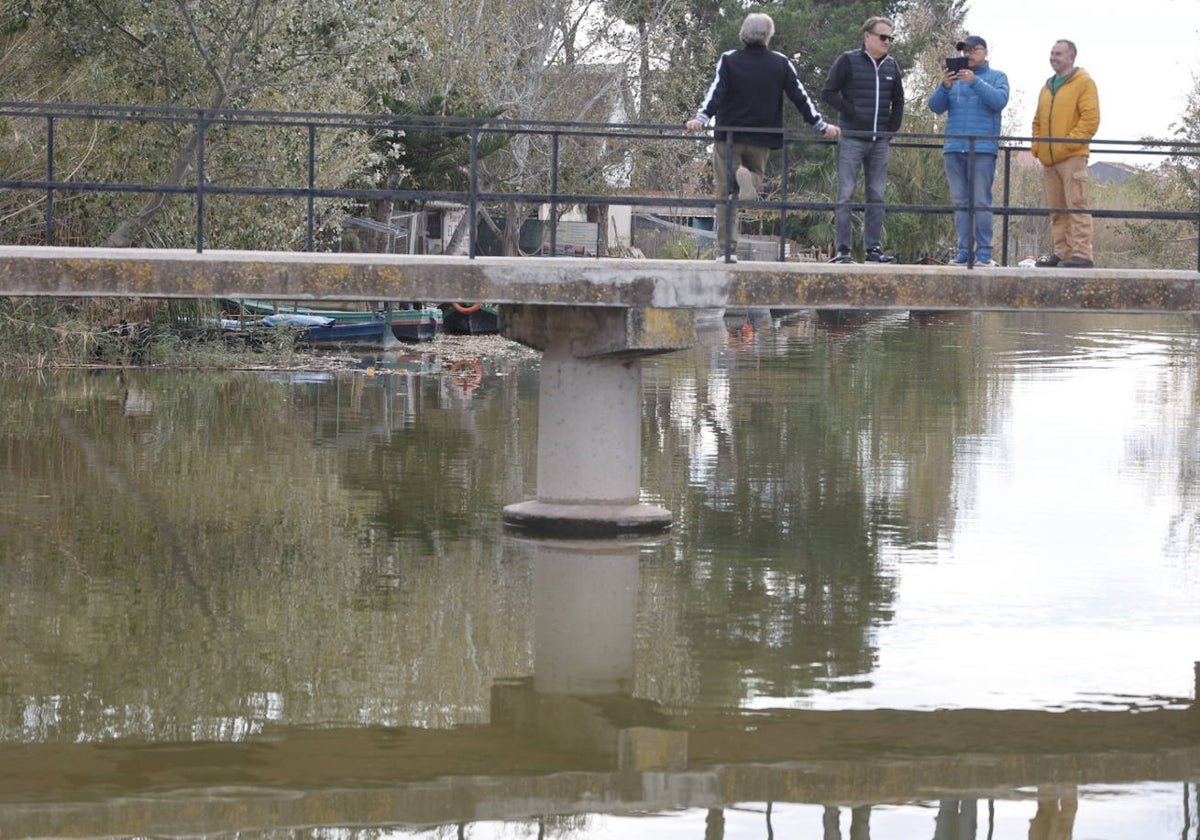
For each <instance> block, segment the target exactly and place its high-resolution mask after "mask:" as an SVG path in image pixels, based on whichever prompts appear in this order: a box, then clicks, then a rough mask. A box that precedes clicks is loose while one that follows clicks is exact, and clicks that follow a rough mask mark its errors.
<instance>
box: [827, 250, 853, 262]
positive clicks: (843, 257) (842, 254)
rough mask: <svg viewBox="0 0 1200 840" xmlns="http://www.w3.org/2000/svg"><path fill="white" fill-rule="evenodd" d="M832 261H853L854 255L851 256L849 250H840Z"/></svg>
mask: <svg viewBox="0 0 1200 840" xmlns="http://www.w3.org/2000/svg"><path fill="white" fill-rule="evenodd" d="M830 262H831V263H852V262H854V257H852V256H850V252H849V251H838V252H837V255H836V256H835V257H834V258H833V259H831V260H830Z"/></svg>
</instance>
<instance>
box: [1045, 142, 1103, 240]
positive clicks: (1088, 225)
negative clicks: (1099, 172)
mask: <svg viewBox="0 0 1200 840" xmlns="http://www.w3.org/2000/svg"><path fill="white" fill-rule="evenodd" d="M1087 165H1088V159H1087V157H1085V156H1081V155H1076V156H1075V157H1069V158H1067V159H1066V160H1064V161H1060V162H1059V163H1056V164H1053V165H1052V166H1043V168H1042V184H1043V186H1044V187H1045V189H1046V206H1047V207H1049V208H1050V210H1051V211H1053V210H1055V209H1065V210H1087V209H1089V208H1090V207H1091V204H1090V200H1089V196H1090V187H1091V182H1090V181H1089V180H1088V174H1087ZM1050 238H1051V239H1052V240H1053V241H1054V253H1055V254H1057V255H1058V258H1059V259H1060V260H1065V259H1067V258H1068V257H1083V258H1084V259H1087V260H1090V259H1091V258H1092V217H1091V215H1090V214H1087V213H1054V212H1051V213H1050Z"/></svg>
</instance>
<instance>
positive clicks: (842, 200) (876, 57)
mask: <svg viewBox="0 0 1200 840" xmlns="http://www.w3.org/2000/svg"><path fill="white" fill-rule="evenodd" d="M893 31H894V27H893V26H892V22H891V21H890V20H888V19H887V18H881V17H873V18H867V22H866V23H864V24H863V28H862V32H863V45H862V48H861V49H857V50H849V51H848V52H844V53H842V54H841V55H839V56H838V57H837V59H835V60H834V62H833V67H831V68H829V78H828V79H826V80H825V86H824V87H823V88H821V98H822V99H823V100H825V102H827V103H828V104H830V105H832V106H833V107H834V108H836V109H837V112H838V113H839V114H840V115H841V118H840V119H839V120H838V124H839V125H840V126H841V129H842V136H841V139H840V140H838V190H837V202H838V206H837V210H836V211H834V217H833V218H834V239H835V244H836V245H837V254H836V255H835V256H834V258H833V262H837V263H849V262H854V258H853V257H851V256H850V244H851V233H850V199H852V198H853V197H854V190H855V189H856V188H857V187H858V173H859V171H860V170H861V171H862V172H863V191H864V192H865V193H866V204H867V212H866V217H865V219H864V221H863V250H864V251H866V257H867V261H868V262H895V260H896V258H895V257H893V256H891V255H890V254H885V253H884V252H883V243H882V242H881V240H882V238H883V191H884V187H885V186H886V185H887V168H888V156H889V154H890V152H891V147H890V145H889V142H890V135H891V134H892V133H894V132H897V131H899V130H900V121H901V120H902V119H903V118H904V84H903V82H902V81H901V78H900V76H901V74H900V65H899V64H897V63H896V59H894V58H892V57H891V55H889V54H888V53H889V51H890V50H891V48H892V36H893Z"/></svg>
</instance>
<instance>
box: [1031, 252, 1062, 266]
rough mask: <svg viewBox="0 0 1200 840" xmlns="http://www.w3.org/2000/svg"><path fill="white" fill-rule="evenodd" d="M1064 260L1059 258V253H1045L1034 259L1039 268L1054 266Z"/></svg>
mask: <svg viewBox="0 0 1200 840" xmlns="http://www.w3.org/2000/svg"><path fill="white" fill-rule="evenodd" d="M1060 262H1062V260H1060V259H1059V258H1058V254H1044V255H1043V256H1040V257H1038V258H1037V259H1036V260H1034V261H1033V264H1034V265H1036V266H1037V267H1038V268H1054V266H1056V265H1058V264H1059V263H1060Z"/></svg>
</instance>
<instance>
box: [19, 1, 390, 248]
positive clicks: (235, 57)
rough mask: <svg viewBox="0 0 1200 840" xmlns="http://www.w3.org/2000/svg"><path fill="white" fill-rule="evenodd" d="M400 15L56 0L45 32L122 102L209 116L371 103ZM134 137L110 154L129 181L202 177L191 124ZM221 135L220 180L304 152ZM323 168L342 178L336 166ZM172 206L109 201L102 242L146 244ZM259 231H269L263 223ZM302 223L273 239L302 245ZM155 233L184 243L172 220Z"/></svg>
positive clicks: (245, 4) (141, 129)
mask: <svg viewBox="0 0 1200 840" xmlns="http://www.w3.org/2000/svg"><path fill="white" fill-rule="evenodd" d="M392 12H394V8H393V7H392V6H391V5H390V4H387V3H385V2H384V0H354V2H350V0H342V2H333V3H330V2H325V0H322V2H316V0H283V1H282V2H272V3H267V2H263V0H208V2H205V3H192V2H188V0H145V2H133V0H51V2H49V3H47V4H46V5H45V7H44V9H43V10H42V12H41V14H42V15H43V20H44V23H45V25H46V27H47V28H48V29H53V30H54V31H55V32H57V33H59V34H60V37H61V39H62V40H61V46H60V54H61V55H65V56H66V57H68V58H69V59H70V60H71V61H72V62H74V63H75V64H76V65H77V66H80V67H84V68H87V69H88V71H89V72H92V73H94V74H96V75H97V76H98V77H99V78H102V79H105V80H107V82H108V83H109V86H110V87H109V91H110V94H117V95H118V97H119V99H120V100H122V101H131V100H132V101H137V102H141V103H144V104H155V105H168V106H177V107H187V108H196V109H202V110H205V111H219V110H221V109H226V108H255V109H267V108H278V109H307V110H320V111H331V110H338V111H345V110H347V109H348V107H349V108H353V107H355V105H358V106H362V105H364V104H365V100H364V99H363V95H362V89H363V87H364V86H363V84H362V82H361V78H362V77H363V76H365V74H367V73H368V72H369V73H371V74H379V73H380V72H381V70H382V72H384V73H387V72H389V71H390V70H391V69H392V65H391V64H390V63H389V62H388V60H387V55H388V51H389V50H390V49H391V48H392V47H393V46H394V45H395V44H396V43H398V42H399V41H402V40H403V39H402V38H401V37H400V32H399V29H398V28H397V26H398V25H397V23H388V24H386V25H385V24H384V23H382V22H383V21H392V20H393V15H392ZM335 106H336V107H335ZM134 132H135V133H136V135H137V137H136V140H137V142H136V143H130V144H128V145H127V146H126V148H131V149H133V150H134V154H133V155H132V156H129V157H121V156H120V155H119V154H118V155H117V157H116V159H114V160H113V161H112V168H115V169H117V170H119V171H120V172H122V174H123V177H125V178H127V179H133V178H138V179H140V180H141V181H142V182H143V183H150V184H162V185H164V186H177V185H180V184H183V183H186V181H187V180H188V179H189V178H194V174H195V173H194V169H195V167H194V162H195V154H196V148H197V135H196V131H195V129H194V127H192V126H185V127H179V126H174V125H169V124H160V125H154V126H147V125H139V126H136V127H135V129H134ZM114 134H116V135H121V134H123V132H120V131H116V132H114ZM125 139H129V138H125ZM322 139H323V142H325V144H326V148H325V150H324V151H325V153H326V155H327V158H326V159H327V160H329V161H337V160H339V159H343V158H344V156H339V155H338V154H336V153H335V151H334V149H335V147H337V146H338V144H339V143H340V142H344V141H345V140H346V139H347V136H346V135H343V136H341V137H337V136H334V135H333V134H330V135H327V136H326V137H324V138H322ZM220 142H221V143H225V144H227V147H226V150H225V152H224V153H222V152H220V151H216V150H215V144H214V158H213V165H212V166H211V167H210V175H211V176H212V177H213V178H217V179H221V178H230V179H233V178H236V177H237V176H238V175H239V174H240V172H241V171H242V170H244V168H245V167H247V166H249V167H251V168H262V164H263V163H264V161H263V156H264V155H263V150H264V149H266V150H269V151H270V152H273V154H271V155H270V157H271V160H270V165H271V168H273V169H279V168H283V167H294V166H295V164H296V162H297V161H303V160H304V159H305V158H306V156H305V155H304V154H301V153H299V152H298V149H303V147H304V143H305V142H306V139H305V138H303V137H299V136H298V135H296V134H295V133H294V132H293V133H292V134H289V133H286V132H273V133H271V136H269V137H264V136H263V135H262V133H255V132H238V131H232V130H230V131H226V132H223V134H222V136H221V137H220ZM350 169H352V167H350V166H348V167H347V168H346V169H345V170H344V172H348V171H349V170H350ZM322 171H323V173H324V174H325V175H326V176H327V177H328V176H330V175H334V176H336V172H331V168H330V167H328V166H326V167H323V170H322ZM170 203H171V202H170V201H169V200H168V198H167V196H166V194H165V193H159V194H154V195H151V196H150V197H149V198H148V199H145V200H142V201H141V202H140V206H138V207H137V208H136V209H132V210H131V209H128V207H127V202H126V201H123V200H122V201H119V202H113V203H112V204H111V206H110V207H109V208H107V209H108V210H109V212H110V213H112V214H115V221H114V226H113V227H112V229H111V230H110V231H109V233H108V234H107V237H106V239H105V244H107V245H111V246H126V245H130V244H133V243H134V242H135V241H138V240H139V239H144V238H145V237H146V236H147V235H148V234H147V228H148V227H149V226H150V224H151V223H152V222H154V221H155V220H156V219H160V218H161V217H163V216H164V214H165V211H167V210H168V207H169V205H170ZM234 203H235V202H228V204H230V205H232V204H234ZM243 204H245V205H246V209H244V210H243V211H242V212H244V213H248V214H249V215H251V216H254V217H256V218H260V219H262V220H263V222H264V223H266V221H267V220H269V219H270V218H271V216H272V214H266V215H265V216H264V214H263V213H262V208H261V207H259V206H257V205H256V204H255V203H254V202H250V203H246V202H243ZM122 208H124V209H122ZM165 215H167V216H168V217H169V216H170V213H166V214H165ZM175 215H176V216H178V215H179V213H178V212H177V213H176V214H175ZM175 221H176V223H177V221H178V219H176V220H175ZM252 227H253V228H255V229H257V230H259V232H260V235H261V227H262V225H261V224H260V225H254V226H252ZM296 227H297V225H296V224H295V223H294V222H292V221H291V220H290V218H289V219H287V220H286V221H281V222H280V223H278V224H276V225H275V234H276V238H277V239H278V238H279V237H280V235H282V236H283V237H285V238H284V241H294V240H293V237H292V234H293V233H294V230H295V228H296ZM219 228H220V226H218V229H219ZM227 229H228V230H237V229H239V226H238V225H236V224H234V225H231V226H230V227H228V228H227ZM149 235H150V236H151V237H153V238H157V239H158V240H159V241H161V242H167V243H169V242H176V241H177V240H178V238H179V236H180V231H179V230H178V229H177V227H176V226H175V225H171V224H164V225H161V226H160V228H159V230H158V232H157V233H152V234H149Z"/></svg>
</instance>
